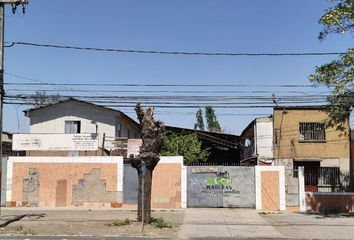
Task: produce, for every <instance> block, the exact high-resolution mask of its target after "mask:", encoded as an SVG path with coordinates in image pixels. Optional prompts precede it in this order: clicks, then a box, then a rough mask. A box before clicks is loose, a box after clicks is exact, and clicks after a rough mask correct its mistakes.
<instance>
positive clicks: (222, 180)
mask: <svg viewBox="0 0 354 240" xmlns="http://www.w3.org/2000/svg"><path fill="white" fill-rule="evenodd" d="M215 175H216V176H215V177H210V176H209V177H207V179H206V182H207V183H206V187H205V189H203V190H202V193H204V194H222V195H224V196H229V195H230V194H240V191H239V190H236V189H234V188H233V186H232V179H231V178H230V175H229V173H228V172H227V171H224V172H217V173H215Z"/></svg>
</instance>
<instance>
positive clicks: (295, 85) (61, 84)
mask: <svg viewBox="0 0 354 240" xmlns="http://www.w3.org/2000/svg"><path fill="white" fill-rule="evenodd" d="M5 85H21V86H104V87H282V88H299V87H304V88H305V87H311V88H313V87H314V86H315V85H311V84H140V83H26V82H16V83H10V82H7V83H5Z"/></svg>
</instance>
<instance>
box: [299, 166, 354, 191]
mask: <svg viewBox="0 0 354 240" xmlns="http://www.w3.org/2000/svg"><path fill="white" fill-rule="evenodd" d="M349 182H350V175H349V172H343V171H340V169H339V167H305V191H309V192H345V191H348V190H349Z"/></svg>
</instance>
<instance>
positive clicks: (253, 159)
mask: <svg viewBox="0 0 354 240" xmlns="http://www.w3.org/2000/svg"><path fill="white" fill-rule="evenodd" d="M240 139H241V146H242V150H241V164H247V165H273V164H274V149H273V118H272V117H271V116H270V117H263V118H256V119H255V120H253V121H252V122H251V123H250V124H249V125H248V126H247V127H246V128H245V130H244V131H243V132H242V133H241V136H240Z"/></svg>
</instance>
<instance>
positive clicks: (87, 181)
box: [6, 157, 186, 208]
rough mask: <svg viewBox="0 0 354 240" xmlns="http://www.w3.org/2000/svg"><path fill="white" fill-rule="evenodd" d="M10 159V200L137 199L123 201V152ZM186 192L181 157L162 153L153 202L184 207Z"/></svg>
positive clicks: (104, 202)
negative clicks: (109, 154)
mask: <svg viewBox="0 0 354 240" xmlns="http://www.w3.org/2000/svg"><path fill="white" fill-rule="evenodd" d="M10 160H11V161H10V163H9V165H8V173H10V174H8V176H7V191H6V196H7V199H6V201H7V206H11V207H16V206H39V207H71V206H79V207H115V208H116V207H128V208H129V207H134V208H136V205H125V204H123V200H122V194H123V192H122V191H123V182H122V181H123V179H124V178H123V175H122V174H123V173H124V171H123V159H122V158H119V157H103V158H100V157H72V158H62V157H24V158H21V157H15V158H12V159H10ZM34 172H35V176H34V174H33V173H34ZM120 174H121V175H120ZM33 176H34V177H33ZM37 179H38V180H37ZM83 181H84V182H83ZM185 193H186V168H185V166H183V158H182V157H163V158H162V159H161V161H160V163H159V164H158V165H157V166H156V168H155V170H154V173H153V179H152V199H151V203H152V207H153V208H184V207H186V195H185ZM83 198H84V200H82V199H83ZM78 199H79V200H78Z"/></svg>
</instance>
